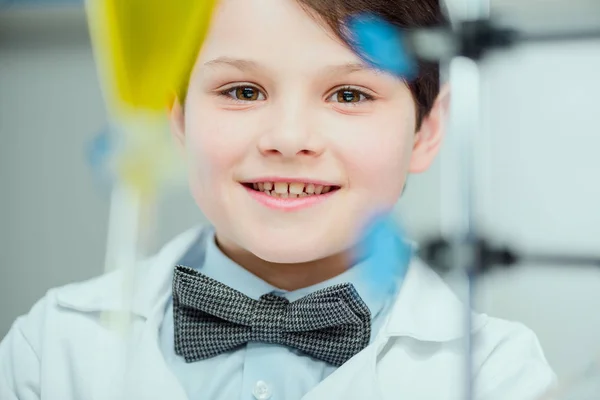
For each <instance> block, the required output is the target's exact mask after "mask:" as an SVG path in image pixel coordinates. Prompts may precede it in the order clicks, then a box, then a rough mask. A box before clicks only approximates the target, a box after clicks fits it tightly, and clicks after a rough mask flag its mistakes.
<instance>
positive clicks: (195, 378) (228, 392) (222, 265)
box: [159, 230, 394, 400]
mask: <svg viewBox="0 0 600 400" xmlns="http://www.w3.org/2000/svg"><path fill="white" fill-rule="evenodd" d="M202 240H204V241H205V243H196V246H198V245H199V246H201V247H202V250H204V251H202V250H201V251H198V252H196V253H197V254H194V250H193V249H192V250H190V252H188V254H187V255H186V256H185V257H184V258H183V260H182V263H184V262H185V264H184V265H186V266H188V267H191V268H194V269H197V270H198V271H200V272H202V273H203V274H204V275H206V276H208V277H210V278H212V279H215V280H217V281H219V282H221V283H223V284H225V285H227V286H229V287H231V288H233V289H235V290H237V291H239V292H241V293H243V294H245V295H246V296H248V297H250V298H252V299H255V300H258V299H259V298H260V296H262V295H264V294H267V293H274V294H277V295H280V296H283V297H285V298H287V299H288V300H289V301H290V302H293V301H295V300H298V299H300V298H302V297H304V296H306V295H308V294H310V293H312V292H315V291H317V290H319V289H323V288H325V287H328V286H332V285H335V284H339V283H346V282H348V283H351V284H353V285H354V287H355V288H356V290H357V292H358V293H359V294H360V296H361V298H362V299H363V301H364V302H365V304H366V305H367V306H368V308H369V310H370V311H371V316H372V325H371V326H372V332H371V340H372V339H373V338H374V337H375V335H376V334H377V332H378V330H379V328H380V327H381V325H382V323H383V321H384V320H385V316H386V314H387V313H388V311H389V308H390V306H391V303H392V301H393V298H394V296H393V293H392V292H393V285H392V284H391V285H390V290H389V291H386V290H385V289H384V288H381V287H380V288H378V289H379V290H370V288H369V286H368V282H365V279H364V277H363V276H362V275H361V274H360V273H359V268H357V267H358V265H357V266H355V267H354V268H350V269H349V270H347V271H346V272H344V273H343V274H341V275H339V276H337V277H335V278H332V279H330V280H327V281H325V282H322V283H319V284H317V285H314V286H310V287H308V288H304V289H300V290H295V291H292V292H286V291H283V290H281V289H278V288H276V287H274V286H271V285H270V284H268V283H267V282H265V281H263V280H262V279H260V278H258V277H257V276H255V275H253V274H251V273H250V272H248V271H247V270H245V269H244V268H242V267H241V266H239V265H238V264H236V263H234V262H233V261H232V260H231V259H229V258H228V257H227V256H225V255H224V254H223V253H222V252H221V250H220V249H219V248H218V246H217V245H216V243H215V236H214V231H212V230H211V231H210V233H209V234H207V235H206V236H205V238H204V239H202ZM173 335H174V326H173V304H172V301H169V302H168V304H167V307H166V310H165V318H164V320H163V323H162V326H161V330H160V336H159V338H160V339H159V340H160V347H161V350H162V353H163V355H164V358H165V361H166V363H167V365H168V366H169V368H170V370H171V371H172V372H173V373H174V375H175V376H176V377H177V378H178V379H179V381H180V383H181V385H182V386H183V388H184V390H185V391H186V393H187V395H188V398H189V399H190V400H204V399H207V400H208V399H210V400H263V399H264V400H266V399H271V400H298V399H300V398H302V396H304V395H305V394H306V393H308V392H309V391H310V390H311V389H313V388H314V387H315V386H317V385H318V384H319V383H320V382H321V381H322V380H323V379H325V378H327V377H328V376H329V375H330V374H331V373H333V372H334V371H335V370H336V367H335V366H333V365H331V364H328V363H327V362H324V361H320V360H317V359H315V358H312V357H310V356H308V355H305V354H303V353H301V352H299V351H297V350H295V349H292V348H288V347H286V346H281V345H277V344H268V343H256V342H251V343H248V344H247V345H246V346H243V347H241V348H239V349H237V350H234V351H230V352H227V353H224V354H221V355H219V356H216V357H214V358H211V359H207V360H202V361H197V362H193V363H186V362H185V360H184V359H183V357H181V356H178V355H177V354H175V349H174V341H173Z"/></svg>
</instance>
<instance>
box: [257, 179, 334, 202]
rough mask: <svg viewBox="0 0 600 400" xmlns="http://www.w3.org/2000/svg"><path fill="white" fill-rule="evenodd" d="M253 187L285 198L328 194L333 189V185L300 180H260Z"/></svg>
mask: <svg viewBox="0 0 600 400" xmlns="http://www.w3.org/2000/svg"><path fill="white" fill-rule="evenodd" d="M252 187H253V188H254V190H257V191H260V192H264V193H266V194H268V195H270V196H273V197H280V198H283V199H286V198H297V197H306V196H314V195H320V194H326V193H329V192H330V191H331V189H332V187H331V186H323V185H315V184H314V183H308V184H306V183H300V182H292V183H286V182H260V183H253V184H252Z"/></svg>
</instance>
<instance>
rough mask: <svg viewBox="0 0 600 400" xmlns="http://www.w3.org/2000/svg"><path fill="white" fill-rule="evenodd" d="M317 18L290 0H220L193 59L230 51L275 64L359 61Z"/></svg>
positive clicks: (303, 65) (229, 54)
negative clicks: (203, 42)
mask: <svg viewBox="0 0 600 400" xmlns="http://www.w3.org/2000/svg"><path fill="white" fill-rule="evenodd" d="M318 21H319V19H318V17H316V16H313V15H310V14H309V12H307V11H306V10H305V9H303V8H301V7H300V6H299V4H298V3H297V2H296V1H295V0H221V2H220V3H219V6H218V8H217V10H216V13H215V16H214V18H213V21H212V25H211V29H210V32H209V35H208V37H207V40H206V42H205V44H204V47H203V49H202V53H201V54H200V60H199V61H201V62H206V61H209V60H212V59H215V58H223V57H231V58H239V59H248V60H258V61H260V62H261V63H267V64H270V65H271V66H273V67H275V68H276V67H278V66H281V67H287V68H293V67H297V68H310V67H315V68H316V67H319V66H321V65H324V64H332V63H337V64H343V63H348V64H349V63H360V59H359V58H358V57H357V56H356V55H355V54H354V53H353V52H352V51H351V50H350V49H349V48H348V47H347V46H346V45H345V44H343V43H342V42H341V41H340V40H339V39H338V38H337V37H336V36H335V34H334V33H333V32H331V31H330V30H329V29H328V28H327V27H326V26H325V25H324V24H321V23H319V22H318Z"/></svg>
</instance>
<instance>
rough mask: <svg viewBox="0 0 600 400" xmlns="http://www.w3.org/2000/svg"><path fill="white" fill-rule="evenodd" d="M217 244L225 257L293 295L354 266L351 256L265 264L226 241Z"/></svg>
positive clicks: (340, 255)
mask: <svg viewBox="0 0 600 400" xmlns="http://www.w3.org/2000/svg"><path fill="white" fill-rule="evenodd" d="M216 243H217V246H218V247H219V249H221V251H222V252H223V254H225V255H226V256H227V257H229V258H230V259H231V260H232V261H234V262H235V263H236V264H238V265H240V266H242V267H243V268H244V269H246V270H247V271H249V272H250V273H252V274H253V275H255V276H257V277H259V278H260V279H262V280H263V281H265V282H267V283H269V284H270V285H272V286H275V287H277V288H279V289H282V290H286V291H290V292H291V291H294V290H298V289H302V288H305V287H309V286H312V285H316V284H317V283H321V282H324V281H326V280H328V279H331V278H334V277H336V276H338V275H340V274H342V273H344V272H345V271H346V270H347V269H348V266H349V265H351V263H350V260H351V255H350V252H347V253H341V254H336V255H333V256H330V257H327V258H323V259H320V260H314V261H308V262H303V263H294V264H280V263H272V262H268V261H265V260H263V259H261V258H259V257H257V256H255V255H254V254H252V253H250V252H249V251H246V250H243V249H241V248H239V247H237V246H235V245H232V244H229V243H227V242H226V241H222V240H220V239H219V237H218V235H217V237H216Z"/></svg>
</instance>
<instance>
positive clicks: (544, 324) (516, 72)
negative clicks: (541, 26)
mask: <svg viewBox="0 0 600 400" xmlns="http://www.w3.org/2000/svg"><path fill="white" fill-rule="evenodd" d="M6 1H7V0H4V2H6ZM457 1H458V0H457ZM509 3H510V2H507V3H506V4H508V5H510V4H509ZM513 3H514V2H513ZM539 3H540V2H535V1H531V2H530V4H533V5H535V6H536V7H539ZM515 4H516V3H515ZM563 4H566V3H563ZM590 4H591V3H590ZM599 14H600V13H599ZM599 71H600V41H588V42H579V43H566V44H560V45H558V44H552V45H550V44H547V45H543V46H532V45H528V46H521V47H519V48H517V49H514V50H511V51H510V52H507V53H498V54H495V55H493V56H492V57H491V59H490V60H488V61H487V62H486V63H485V65H484V66H483V81H484V94H485V96H484V99H485V102H484V110H485V112H484V122H485V124H484V125H485V127H486V129H485V132H484V133H483V134H482V135H483V136H482V137H483V139H484V140H483V146H481V148H480V149H479V152H480V153H479V154H480V158H481V159H482V161H483V162H482V165H481V167H480V168H481V171H480V176H481V177H482V178H483V179H484V181H485V182H486V183H485V184H484V185H481V186H480V191H479V192H478V201H479V204H480V205H481V207H480V210H479V211H480V212H479V214H480V218H481V219H480V224H481V227H482V229H483V231H484V232H485V233H486V234H487V235H488V236H489V237H491V238H493V239H494V240H499V241H503V242H505V243H509V244H511V245H514V246H516V247H518V248H519V249H522V250H525V251H531V252H538V253H544V252H563V253H566V254H586V255H590V256H592V255H595V256H598V257H600V212H599V211H598V208H599V205H600V178H599V176H600V157H598V155H597V154H598V149H600V128H598V115H599V110H598V104H599V102H598V96H599V93H600V77H599V75H598V72H599ZM105 125H106V116H105V109H104V106H103V103H102V97H101V94H100V90H99V88H98V82H97V79H96V71H95V66H94V61H93V56H92V51H91V49H90V45H89V42H88V36H87V30H86V26H85V16H84V14H83V11H82V9H81V8H80V7H77V6H73V7H51V8H48V7H46V8H39V7H28V8H26V9H20V8H15V7H10V6H6V5H4V6H2V1H0V138H1V139H2V142H1V144H0V337H2V336H3V335H4V334H5V333H6V332H7V331H8V329H9V328H10V325H11V323H12V321H13V320H14V319H15V318H16V317H17V316H18V315H21V314H23V313H26V312H27V310H28V309H29V308H30V307H31V306H32V305H33V303H34V302H35V301H36V300H37V299H39V298H40V297H41V296H43V295H44V293H45V292H46V291H47V290H48V289H49V288H51V287H55V286H59V285H63V284H66V283H69V282H74V281H79V280H82V279H87V278H90V277H93V276H95V275H97V274H100V273H101V272H102V268H103V257H104V250H105V239H106V232H107V213H108V205H109V204H108V203H109V193H108V191H107V189H106V188H104V187H102V186H101V185H99V184H98V182H96V181H94V179H93V174H92V171H91V168H90V166H89V163H88V161H87V159H86V149H87V146H88V145H89V143H90V141H91V140H92V139H93V138H94V137H95V135H97V134H98V133H99V132H100V131H101V130H102V129H103V128H105ZM441 177H442V171H441V163H439V162H438V163H437V164H436V165H435V166H434V168H432V170H431V171H429V172H428V173H426V174H423V175H420V176H414V177H411V180H410V185H409V188H408V191H407V193H406V195H405V198H404V199H403V200H402V202H401V206H400V207H399V213H400V215H401V218H402V219H403V220H404V222H405V224H406V225H407V227H408V230H409V231H410V232H411V233H412V235H413V236H414V237H415V238H416V239H424V238H427V237H430V236H431V235H435V234H437V233H438V231H439V226H440V218H441V213H442V211H441V210H442V205H443V204H445V203H444V202H445V201H450V200H449V199H444V196H443V192H442V191H441ZM444 179H450V180H452V179H453V177H452V176H447V175H444ZM446 182H447V181H446ZM450 182H452V181H450ZM446 209H447V207H446V208H444V210H446ZM202 221H203V217H202V215H201V213H200V212H199V211H198V210H197V208H196V207H195V205H194V203H193V202H192V200H191V198H190V197H189V195H188V194H187V191H186V190H185V189H182V190H181V191H179V192H171V193H168V194H166V195H165V197H164V198H163V199H162V203H161V205H160V213H159V226H160V230H159V232H160V233H159V241H160V243H164V242H166V241H167V240H168V239H169V238H171V237H172V236H173V235H175V234H177V233H178V232H180V231H182V230H184V229H185V228H187V227H190V226H192V225H196V224H198V223H199V222H202ZM477 306H478V308H479V309H480V310H482V311H485V312H487V313H489V314H491V315H494V316H499V317H503V318H508V319H512V320H518V321H521V322H523V323H525V324H526V325H528V326H529V327H531V328H532V329H533V330H534V331H535V332H536V333H537V334H538V336H539V338H540V340H541V342H542V345H543V347H544V349H545V351H546V354H547V357H548V360H549V361H550V363H551V364H552V366H553V367H554V368H555V370H556V372H557V373H558V374H559V375H560V376H566V375H568V374H570V373H572V372H574V371H577V370H578V369H579V368H581V367H582V366H583V365H584V364H585V363H586V362H587V361H589V360H590V358H591V357H592V356H593V355H594V354H598V355H600V340H598V338H599V337H600V312H598V311H597V310H598V308H600V267H598V266H597V267H596V268H594V267H591V266H590V267H583V268H578V267H574V266H569V265H561V266H539V265H535V266H534V265H519V266H517V267H515V268H513V269H511V270H510V271H498V272H496V273H493V274H491V275H489V276H486V277H485V278H484V279H483V281H482V282H481V284H480V285H479V286H478V304H477Z"/></svg>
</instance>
